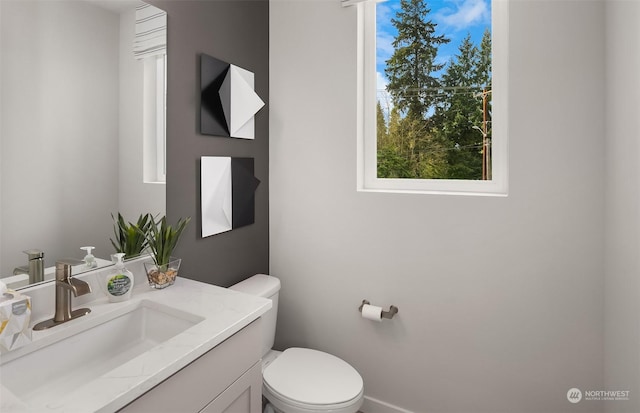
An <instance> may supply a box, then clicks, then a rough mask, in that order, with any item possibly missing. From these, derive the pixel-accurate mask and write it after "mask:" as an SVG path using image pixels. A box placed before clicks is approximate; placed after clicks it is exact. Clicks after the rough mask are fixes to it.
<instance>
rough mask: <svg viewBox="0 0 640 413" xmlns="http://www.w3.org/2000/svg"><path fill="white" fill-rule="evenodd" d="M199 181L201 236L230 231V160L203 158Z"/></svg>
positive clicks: (231, 218) (212, 157)
mask: <svg viewBox="0 0 640 413" xmlns="http://www.w3.org/2000/svg"><path fill="white" fill-rule="evenodd" d="M201 179H202V187H201V199H202V236H203V237H208V236H209V235H215V234H219V233H221V232H226V231H231V229H232V226H233V225H232V223H233V217H232V206H231V203H232V193H231V158H229V157H217V156H203V157H202V159H201Z"/></svg>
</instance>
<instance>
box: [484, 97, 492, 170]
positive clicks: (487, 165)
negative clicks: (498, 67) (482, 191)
mask: <svg viewBox="0 0 640 413" xmlns="http://www.w3.org/2000/svg"><path fill="white" fill-rule="evenodd" d="M490 93H491V90H487V88H486V87H485V88H484V89H482V180H483V181H486V180H490V179H491V145H490V144H489V137H488V136H489V119H488V117H489V104H488V103H489V102H488V96H489V94H490Z"/></svg>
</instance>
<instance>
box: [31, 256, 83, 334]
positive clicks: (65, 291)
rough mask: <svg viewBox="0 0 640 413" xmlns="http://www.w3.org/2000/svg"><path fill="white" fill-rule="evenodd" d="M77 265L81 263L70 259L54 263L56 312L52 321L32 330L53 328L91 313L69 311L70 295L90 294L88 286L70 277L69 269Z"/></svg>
mask: <svg viewBox="0 0 640 413" xmlns="http://www.w3.org/2000/svg"><path fill="white" fill-rule="evenodd" d="M78 264H82V261H79V260H72V259H66V260H63V261H56V312H55V314H54V315H53V318H52V319H49V320H47V321H43V322H41V323H38V324H36V325H35V326H34V327H33V329H34V330H44V329H47V328H50V327H55V326H57V325H59V324H62V323H66V322H67V321H69V320H73V319H74V318H78V317H82V316H83V315H85V314H89V313H90V312H91V310H90V309H89V308H79V309H77V310H71V294H73V296H74V297H79V296H81V295H85V294H89V293H90V292H91V287H90V286H89V284H87V283H86V282H84V281H82V280H78V279H77V278H73V277H72V276H71V267H72V266H73V265H78Z"/></svg>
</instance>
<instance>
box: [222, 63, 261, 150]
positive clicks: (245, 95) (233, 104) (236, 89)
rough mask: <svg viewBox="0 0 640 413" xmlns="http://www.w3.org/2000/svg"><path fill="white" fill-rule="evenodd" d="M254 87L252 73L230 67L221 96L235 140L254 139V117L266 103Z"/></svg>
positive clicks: (228, 124) (228, 125) (230, 132)
mask: <svg viewBox="0 0 640 413" xmlns="http://www.w3.org/2000/svg"><path fill="white" fill-rule="evenodd" d="M253 87H254V74H253V73H252V72H250V71H248V70H245V69H243V68H241V67H238V66H234V65H229V71H228V72H227V76H225V78H224V81H223V82H222V85H221V86H220V90H219V94H220V101H221V102H222V110H223V111H224V116H225V118H226V119H227V127H228V128H229V135H231V137H233V138H243V139H254V136H255V126H254V115H255V114H256V113H257V112H258V111H259V110H260V109H261V108H262V107H263V106H264V102H263V101H262V99H260V96H258V95H257V94H256V92H255V91H254V90H253Z"/></svg>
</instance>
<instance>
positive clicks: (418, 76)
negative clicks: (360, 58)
mask: <svg viewBox="0 0 640 413" xmlns="http://www.w3.org/2000/svg"><path fill="white" fill-rule="evenodd" d="M430 11H431V10H430V9H428V8H427V4H426V2H425V1H424V0H401V1H400V10H399V11H398V12H397V13H396V18H393V19H391V23H392V24H393V25H394V26H395V28H396V29H397V30H398V35H397V36H396V38H395V39H394V41H393V43H392V44H393V47H394V49H395V51H394V53H393V55H392V56H391V58H390V59H389V60H387V62H386V63H387V65H386V69H385V73H386V75H387V78H388V79H389V84H388V86H387V90H388V91H389V93H390V94H391V96H392V97H393V100H394V104H395V105H396V106H398V107H399V108H400V110H401V111H403V112H406V114H407V116H409V117H412V118H414V119H424V118H426V115H427V113H428V111H429V109H430V108H431V107H432V106H433V104H434V98H433V90H434V89H437V88H438V86H439V85H440V83H439V81H438V79H437V78H436V77H434V72H437V71H439V70H441V69H443V67H444V65H443V64H436V63H435V59H436V55H437V53H438V47H439V46H440V45H442V44H446V43H449V41H450V40H449V39H447V38H446V37H445V36H444V35H440V36H436V34H435V31H436V24H435V23H434V22H433V21H431V20H428V15H429V12H430Z"/></svg>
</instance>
